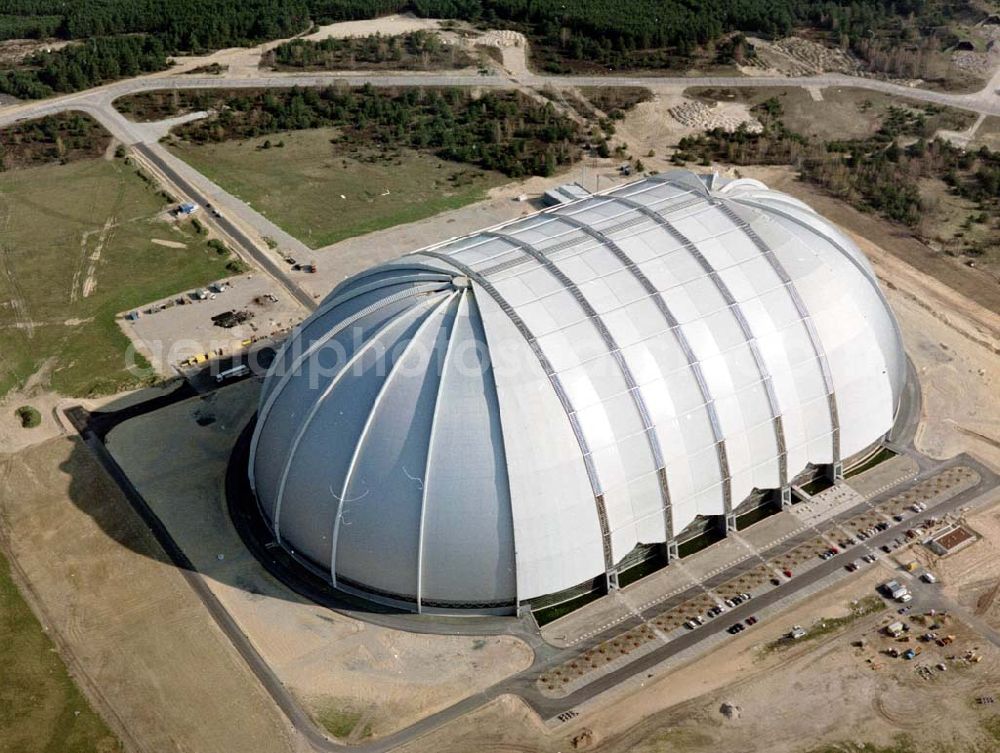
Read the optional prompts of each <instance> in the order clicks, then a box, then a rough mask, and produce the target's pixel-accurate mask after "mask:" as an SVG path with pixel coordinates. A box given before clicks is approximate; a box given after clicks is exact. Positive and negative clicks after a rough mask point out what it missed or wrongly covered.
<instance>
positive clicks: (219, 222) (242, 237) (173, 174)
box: [134, 144, 317, 311]
mask: <svg viewBox="0 0 1000 753" xmlns="http://www.w3.org/2000/svg"><path fill="white" fill-rule="evenodd" d="M134 149H135V150H136V151H137V152H138V153H139V154H140V155H142V158H143V159H145V160H146V161H148V162H150V163H151V164H152V165H154V166H155V167H156V169H157V170H159V171H160V172H161V173H163V174H164V175H165V176H166V178H167V180H169V181H170V182H171V183H173V184H174V185H175V186H177V187H178V188H179V189H181V191H183V192H184V193H185V194H187V196H188V197H189V198H190V199H191V200H192V201H194V202H195V203H197V204H198V205H200V206H202V207H204V208H205V213H206V214H208V215H210V219H209V222H211V223H212V224H214V225H216V226H218V228H219V229H220V230H222V232H223V233H225V234H226V235H227V236H229V238H230V239H232V240H233V241H234V242H235V243H238V244H239V246H240V248H241V249H242V251H243V253H244V254H245V255H247V256H249V257H250V258H251V259H253V260H254V261H255V262H256V263H257V266H259V267H260V268H261V269H263V270H264V271H265V272H267V274H269V275H270V276H271V277H273V278H274V279H275V281H277V282H278V284H280V285H281V286H282V287H283V288H284V289H285V290H286V291H288V293H289V294H290V295H291V296H292V297H293V298H294V299H295V300H297V301H298V302H299V303H301V304H302V305H303V306H304V307H305V308H306V309H308V310H309V311H312V310H313V309H315V308H316V305H317V304H316V300H315V299H314V298H313V297H312V296H311V295H309V294H308V293H306V292H305V291H304V290H302V288H300V287H299V286H298V285H296V284H295V282H294V281H293V280H292V279H290V277H289V276H288V273H287V272H286V271H285V270H284V269H282V268H281V266H280V265H279V264H278V263H277V262H275V261H274V260H273V259H272V258H271V256H270V255H269V254H267V253H265V252H264V251H262V250H261V249H260V248H259V247H258V246H257V244H256V243H254V242H253V241H252V240H251V239H250V237H249V236H248V235H247V234H246V233H244V232H243V231H242V230H241V229H240V228H239V227H237V226H236V225H235V224H233V223H232V222H231V221H230V220H229V219H228V218H227V217H226V216H225V215H223V214H222V213H221V212H220V211H219V210H218V209H216V208H215V207H213V206H212V203H211V202H210V201H209V200H208V198H206V197H205V195H204V194H203V193H202V192H201V191H199V190H198V189H197V188H195V187H194V186H193V185H191V183H190V182H188V181H187V180H186V179H185V178H184V177H183V176H182V175H180V173H178V172H177V170H175V169H174V167H173V166H172V165H170V164H168V163H167V160H165V159H163V157H161V155H160V154H159V153H158V151H157V150H155V149H153V148H152V147H150V146H149V145H148V144H135V145H134Z"/></svg>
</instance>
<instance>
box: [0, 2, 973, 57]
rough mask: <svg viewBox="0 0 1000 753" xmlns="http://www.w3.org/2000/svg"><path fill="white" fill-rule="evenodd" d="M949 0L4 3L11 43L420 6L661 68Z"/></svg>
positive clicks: (214, 37)
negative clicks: (751, 39) (734, 35)
mask: <svg viewBox="0 0 1000 753" xmlns="http://www.w3.org/2000/svg"><path fill="white" fill-rule="evenodd" d="M956 5H961V4H955V3H952V2H948V0H711V1H710V0H631V2H629V3H628V4H627V6H623V5H622V3H621V2H620V1H619V0H577V1H576V2H565V0H100V1H99V2H97V1H95V0H66V2H64V3H60V4H53V3H51V2H46V1H45V0H0V39H4V38H12V37H17V36H38V37H44V36H57V37H62V38H64V39H87V38H93V37H99V36H109V35H117V34H128V33H145V34H152V35H155V36H157V37H158V38H159V39H160V40H161V41H162V42H163V44H164V45H165V46H166V47H167V49H168V50H170V51H181V50H185V51H186V50H193V51H198V50H206V49H215V48H219V47H225V46H234V45H245V44H251V43H254V42H259V41H262V40H266V39H273V38H277V37H282V36H292V35H294V34H296V33H297V32H299V31H302V30H303V29H304V28H306V26H307V25H308V24H309V22H310V21H314V22H319V23H322V22H328V21H340V20H346V19H354V18H371V17H375V16H378V15H382V14H386V13H394V12H400V11H407V10H408V11H413V12H415V13H417V14H418V15H422V16H428V17H436V18H456V19H462V20H468V21H472V22H477V23H483V24H488V25H492V26H500V27H508V28H518V29H520V30H522V31H525V32H527V33H528V34H529V35H530V36H531V37H532V41H533V43H534V44H535V47H536V51H537V52H538V54H539V56H540V57H541V59H542V60H546V61H548V65H549V67H555V68H559V67H562V66H563V65H564V63H565V62H566V61H570V62H576V63H580V64H584V63H585V64H588V65H594V64H596V65H600V66H616V67H621V66H629V67H658V66H663V65H665V64H669V62H671V60H672V59H673V56H685V55H688V54H689V53H690V52H691V51H692V50H694V49H695V48H696V47H697V46H700V45H705V44H706V43H708V42H710V41H713V40H717V39H719V38H720V37H722V36H724V35H725V34H728V33H729V32H732V31H748V32H754V33H759V34H765V35H772V36H780V35H785V34H788V33H789V32H790V31H791V30H792V29H793V28H794V27H795V26H812V27H814V28H820V29H825V30H829V31H830V32H831V33H833V34H834V35H836V36H837V37H838V38H839V39H842V40H843V41H844V43H845V44H849V45H851V46H852V47H858V48H859V49H861V45H863V44H870V41H871V40H872V39H873V38H875V37H877V38H879V39H880V40H889V41H890V43H891V45H892V46H897V45H898V44H901V43H903V42H906V41H908V40H912V39H914V38H917V37H920V36H923V35H924V33H925V32H927V31H929V30H934V29H939V28H941V27H942V26H944V25H945V24H947V22H948V21H950V20H951V17H952V14H954V13H955V12H957V10H956Z"/></svg>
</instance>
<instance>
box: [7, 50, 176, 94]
mask: <svg viewBox="0 0 1000 753" xmlns="http://www.w3.org/2000/svg"><path fill="white" fill-rule="evenodd" d="M27 65H28V67H27V68H25V69H17V70H11V71H0V92H2V93H5V94H10V95H12V96H14V97H19V98H21V99H37V98H40V97H47V96H49V95H51V94H52V93H54V92H74V91H80V90H81V89H88V88H90V87H92V86H97V85H98V84H102V83H105V82H107V81H114V80H115V79H118V78H122V77H127V76H137V75H139V74H140V73H148V72H150V71H159V70H162V69H164V68H165V67H166V66H167V53H166V49H165V48H164V46H163V44H162V43H161V42H160V41H159V40H158V39H157V38H155V37H149V36H122V37H98V38H97V39H89V40H87V41H86V42H84V43H82V44H74V45H69V46H67V47H64V48H62V49H60V50H56V51H53V52H37V53H35V54H34V55H32V56H31V57H30V58H28V60H27Z"/></svg>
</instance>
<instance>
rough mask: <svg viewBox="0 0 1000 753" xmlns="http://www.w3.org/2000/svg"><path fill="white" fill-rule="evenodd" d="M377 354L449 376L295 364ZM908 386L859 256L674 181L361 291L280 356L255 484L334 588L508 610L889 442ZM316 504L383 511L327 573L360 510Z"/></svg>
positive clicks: (415, 263) (732, 193)
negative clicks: (403, 345)
mask: <svg viewBox="0 0 1000 753" xmlns="http://www.w3.org/2000/svg"><path fill="white" fill-rule="evenodd" d="M708 185H712V186H713V188H712V189H709V188H708ZM428 297H431V298H432V299H433V300H431V301H428V300H427V298H428ZM429 311H433V312H434V313H428V312H429ZM444 312H447V315H446V314H445V313H444ZM417 329H419V331H420V335H418V336H415V335H414V334H413V333H414V331H416V330H417ZM358 334H360V338H358V337H357V335H358ZM349 335H350V336H354V337H355V339H354V340H349V339H348V336H349ZM373 338H374V339H375V340H376V341H377V342H376V343H375V345H373V346H372V347H371V348H370V349H371V350H372V351H373V352H375V351H380V350H381V346H383V345H386V344H392V343H393V342H396V341H400V340H409V339H410V338H412V342H411V347H409V348H407V350H408V351H412V350H415V349H416V345H417V344H419V343H421V342H423V341H427V342H432V341H433V342H438V343H440V345H441V347H442V348H443V349H444V353H445V355H444V357H435V358H425V359H423V360H420V359H419V358H418V359H417V361H416V364H417V367H416V372H417V373H416V374H414V373H412V372H413V369H406V370H405V373H400V374H398V375H395V374H394V372H393V370H392V369H391V367H390V370H389V372H388V376H386V375H385V374H384V373H382V372H379V373H377V374H374V373H369V372H370V370H364V369H363V370H361V371H360V372H359V373H354V371H352V372H350V373H349V374H347V375H344V376H340V377H336V376H334V375H335V374H337V373H338V372H337V368H336V364H332V363H327V362H326V360H324V359H327V360H329V355H328V354H325V355H321V356H317V357H313V356H312V355H310V356H308V357H302V356H301V352H302V351H303V350H308V346H309V345H310V344H315V343H322V342H324V341H325V340H329V341H331V342H336V343H342V345H344V347H343V348H342V349H343V350H344V353H345V354H346V355H345V356H344V357H349V355H350V354H351V353H352V352H353V351H352V348H356V347H358V345H357V343H358V342H360V343H362V344H364V343H365V342H367V341H368V340H371V339H373ZM380 338H381V339H380ZM383 341H385V342H383ZM293 343H294V348H293V346H292V344H293ZM376 346H377V347H376ZM362 347H364V346H363V345H362ZM470 348H472V352H475V353H478V354H479V357H474V358H471V359H470V358H466V357H463V358H459V357H457V356H456V355H455V354H456V353H459V352H469V349H470ZM477 348H478V350H476V349H477ZM295 349H297V351H296V350H295ZM318 350H319V351H320V352H324V349H323V348H321V347H320V348H318ZM439 351H440V349H439ZM296 353H298V354H299V355H296ZM410 360H413V359H410ZM320 366H322V367H323V369H322V372H323V373H322V374H320V375H318V376H317V375H316V374H312V372H313V371H315V370H316V369H318V368H319V367H320ZM904 367H905V356H904V355H903V351H902V345H901V342H900V337H899V332H898V327H897V325H896V324H895V321H894V319H893V316H892V313H891V311H890V310H889V309H888V307H887V305H886V303H885V299H884V297H883V296H882V294H881V291H879V289H878V286H877V283H876V282H875V279H874V276H873V275H872V274H871V269H870V267H869V266H868V264H867V262H866V261H865V259H864V256H863V254H862V253H861V252H860V251H859V250H858V249H857V248H856V247H855V246H854V244H853V243H851V242H850V240H849V239H847V238H846V236H844V235H843V234H842V233H840V232H839V231H837V230H836V229H835V228H833V227H832V226H830V225H829V224H828V223H827V222H826V221H824V220H823V219H822V218H820V217H819V216H818V215H816V214H815V213H814V212H812V210H811V209H809V208H808V207H806V206H805V205H803V204H801V202H797V201H795V200H792V199H789V198H787V197H784V196H783V195H781V194H777V193H775V192H772V191H769V190H767V189H766V187H764V186H762V184H760V183H758V182H757V181H745V180H740V181H732V182H726V181H723V180H719V179H716V180H714V181H703V180H701V179H700V178H698V176H695V175H693V174H691V173H686V172H683V171H677V172H670V173H667V174H665V175H662V176H656V177H655V178H652V179H649V180H645V181H640V182H637V183H634V184H631V185H629V186H625V187H622V188H619V189H615V190H612V191H608V192H606V193H604V194H601V195H597V196H594V197H591V198H588V199H585V200H583V201H580V202H576V203H573V204H570V205H566V206H563V207H556V208H554V209H552V210H549V211H546V212H543V213H541V214H539V215H535V216H532V217H529V218H522V219H519V220H517V221H515V222H513V223H509V224H507V225H505V226H501V227H498V228H494V229H492V230H490V231H486V232H485V233H484V234H478V235H472V236H469V237H466V238H461V239H455V240H452V241H449V242H446V243H443V244H440V245H438V246H435V247H431V248H429V249H425V250H423V251H418V252H416V253H415V254H412V255H410V256H408V257H405V258H404V259H402V260H400V261H398V262H393V263H390V264H386V265H382V266H381V267H377V268H375V269H374V270H371V271H369V272H366V273H363V274H361V275H358V276H356V277H354V278H351V279H350V280H347V281H345V282H344V283H343V284H342V285H341V286H339V287H338V288H337V290H336V291H334V293H332V294H331V296H330V298H328V299H327V301H326V302H324V304H323V305H322V306H321V307H320V309H319V310H318V311H317V313H316V314H314V316H313V317H311V318H310V319H309V320H307V322H305V323H304V324H303V325H302V327H300V329H299V330H298V331H297V333H296V334H294V335H293V336H292V337H291V338H289V345H287V346H286V348H285V349H284V350H283V351H282V353H280V354H279V356H278V357H277V358H276V359H275V368H274V370H273V372H272V373H270V374H269V377H268V379H267V382H266V384H265V388H264V391H263V393H262V398H261V410H260V412H259V418H258V424H257V428H256V431H255V436H254V440H253V447H252V460H251V462H252V466H251V478H252V483H253V484H254V486H255V489H256V492H257V494H258V498H259V502H260V505H261V509H262V512H263V513H264V515H265V518H266V519H267V520H268V521H269V522H270V524H271V525H272V527H274V528H275V529H278V530H280V532H281V541H282V544H283V545H285V546H287V547H288V548H290V549H294V550H296V551H297V552H299V554H304V556H306V557H307V558H308V559H309V560H310V561H311V562H312V563H313V564H315V565H317V566H318V567H319V568H324V567H325V568H328V569H330V573H331V575H330V577H331V580H332V581H336V580H337V578H338V577H340V578H342V579H343V580H345V581H346V582H349V583H350V584H351V585H352V586H353V587H355V588H357V589H360V590H362V591H365V592H369V593H370V595H371V598H373V599H376V600H388V601H390V602H392V603H404V604H406V603H409V604H411V605H412V606H413V608H416V609H425V608H426V609H437V608H442V609H448V608H456V609H459V608H463V609H473V610H476V609H480V610H482V609H487V610H489V609H493V610H496V609H503V608H508V607H509V608H512V605H513V604H514V603H516V602H517V601H524V600H528V599H534V598H536V597H539V596H542V595H545V594H550V593H554V592H558V591H561V590H564V589H567V588H570V587H573V586H576V585H579V584H582V583H585V582H587V581H588V580H590V579H592V578H594V577H597V576H599V575H601V574H602V573H604V572H605V571H607V570H608V569H609V568H612V567H613V566H614V564H615V563H617V562H620V561H621V560H622V559H623V558H624V557H626V556H627V555H628V554H629V553H630V552H631V551H632V549H633V548H634V547H635V546H636V545H638V544H656V543H662V542H665V541H668V540H670V539H671V538H672V537H673V536H675V535H676V534H677V533H679V532H680V531H682V530H683V529H684V528H685V527H687V526H688V525H689V524H690V523H692V522H693V521H694V519H695V517H696V516H699V515H722V514H725V513H727V512H729V511H730V510H731V509H733V508H734V507H735V506H736V505H737V504H739V502H740V501H741V500H742V499H744V498H745V497H746V496H747V495H748V494H750V493H751V491H753V490H754V489H755V488H756V489H768V488H776V487H778V486H780V485H781V484H782V483H783V482H784V481H785V480H786V479H790V478H792V477H794V476H795V475H796V474H798V473H799V472H800V471H802V470H803V469H804V468H805V467H806V465H807V464H809V463H812V464H821V463H830V462H833V461H835V460H839V459H840V458H842V457H846V456H848V455H850V454H852V453H854V452H857V451H858V450H860V449H862V448H863V447H865V446H867V445H869V444H871V443H872V442H874V441H877V440H878V439H879V438H880V437H881V436H883V435H884V434H885V433H886V432H887V431H888V430H889V429H890V428H891V425H892V421H893V419H894V416H895V412H896V408H897V401H898V399H899V396H900V394H901V392H902V379H903V368H904ZM422 369H423V371H421V370H422ZM468 369H471V370H472V371H471V372H469V371H467V370H468ZM399 371H401V372H403V371H404V370H402V369H399ZM287 372H290V373H287ZM359 379H360V380H362V381H366V380H368V381H371V384H370V385H368V386H367V387H365V386H363V385H361V384H356V383H355V382H356V381H357V380H359ZM316 385H318V386H316ZM420 385H422V386H420ZM425 392H426V395H424V393H425ZM325 393H328V394H325ZM324 394H325V396H324ZM431 394H433V397H434V399H433V400H432V401H430V402H428V401H429V400H430V398H429V397H427V395H431ZM420 395H423V396H422V397H420ZM345 401H346V402H345ZM413 401H416V403H415V404H414V405H413V406H411V407H410V408H407V407H406V405H408V404H409V403H413ZM334 406H342V407H340V408H337V409H336V410H334ZM407 416H409V418H407ZM306 417H308V420H309V422H310V426H309V429H308V431H304V430H303V429H302V427H301V422H302V421H303V420H305V419H306ZM349 417H350V418H349ZM348 418H349V420H348ZM345 427H346V428H345ZM359 433H360V434H361V437H360V438H359V437H357V436H352V435H353V434H359ZM296 437H298V443H297V444H298V447H297V449H296V451H295V452H289V448H290V446H291V445H292V444H295V443H296ZM400 437H405V442H403V444H400V441H401V440H400ZM779 438H780V441H781V444H780V445H779ZM359 442H360V444H359ZM358 447H362V448H363V451H358V450H357V449H356V448H358ZM421 448H422V449H421ZM723 448H724V451H723ZM345 453H346V454H347V458H348V459H347V461H344V459H343V456H344V454H345ZM324 458H327V460H326V461H324ZM404 460H405V462H406V463H407V469H406V474H405V475H403V474H401V472H400V471H399V469H398V468H397V466H401V465H402V463H403V462H404ZM409 465H417V466H420V467H418V468H415V469H411V468H409ZM346 468H350V469H351V470H350V471H349V475H350V478H348V479H347V480H346V485H345V478H344V476H345V474H348V471H346V470H345V469H346ZM306 477H309V478H306ZM410 477H412V479H417V481H419V484H418V483H417V481H413V480H412V479H411V478H410ZM283 478H284V481H282V479H283ZM400 479H402V481H400ZM397 482H398V483H397ZM393 484H395V486H393ZM324 485H326V486H329V487H330V488H334V489H340V488H344V489H346V490H347V493H346V494H345V495H344V499H345V500H347V499H354V497H355V496H357V495H362V494H364V493H366V492H367V493H368V494H370V495H372V496H373V497H377V499H373V500H372V501H371V503H370V505H369V506H367V507H366V508H365V510H364V512H362V513H359V514H358V521H359V523H358V525H356V526H355V527H354V530H352V531H350V532H349V533H347V534H346V535H345V534H344V533H343V529H341V532H340V533H338V534H336V537H340V536H344V540H343V545H341V543H340V542H339V540H338V541H335V542H333V546H332V547H331V551H332V552H335V559H334V561H333V563H332V566H331V561H330V560H329V558H327V559H326V560H325V561H324V559H323V548H324V546H325V544H326V542H327V540H328V539H329V538H330V536H331V535H334V532H333V531H330V530H327V529H329V528H330V526H331V521H336V520H337V519H338V515H340V513H338V508H339V507H343V504H344V502H343V500H340V501H338V500H337V499H335V498H333V497H331V496H330V495H322V494H320V493H319V490H320V489H321V488H324ZM417 485H419V486H420V487H421V489H420V493H419V495H418V496H417V497H414V495H413V494H412V493H411V492H412V491H413V489H412V488H411V487H414V488H415V487H416V486H417ZM281 488H284V496H286V497H290V498H289V499H288V500H283V501H282V503H281V505H280V509H279V506H278V505H277V497H278V496H281V495H280V494H279V490H280V489H281ZM291 497H294V498H295V499H291ZM286 505H287V507H286ZM282 510H284V511H286V512H288V514H289V515H290V517H288V518H286V519H284V520H282V517H283V516H284V514H285V513H283V512H281V511H282ZM291 511H294V513H292V512H291ZM369 517H370V519H371V524H369V523H367V522H365V521H367V520H368V519H369ZM310 519H311V520H313V521H314V525H313V526H312V528H313V530H311V531H306V530H305V529H306V528H308V527H309V526H308V522H309V520H310ZM376 521H378V523H377V524H376ZM668 521H669V529H668V527H667V524H668ZM386 526H392V530H391V531H389V530H383V529H385V528H386ZM410 539H414V540H413V541H410ZM386 550H391V552H390V553H389V554H387V553H386Z"/></svg>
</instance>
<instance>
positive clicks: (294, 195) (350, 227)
mask: <svg viewBox="0 0 1000 753" xmlns="http://www.w3.org/2000/svg"><path fill="white" fill-rule="evenodd" d="M335 135H336V131H335V130H334V129H331V128H319V129H316V130H310V131H296V132H294V133H285V134H278V135H272V136H269V137H268V139H270V142H271V143H272V144H277V143H278V142H283V143H284V146H283V147H280V148H279V147H273V148H271V149H261V148H260V146H261V145H262V144H263V143H264V141H265V139H264V138H263V137H262V138H258V139H252V140H249V141H243V142H237V141H228V142H224V143H220V144H207V145H204V146H192V145H187V144H179V145H175V146H172V147H171V150H172V151H173V152H174V154H176V155H177V156H179V157H180V158H181V159H183V160H184V161H186V162H187V163H188V164H190V165H191V166H193V167H194V168H196V169H197V170H198V171H200V172H202V173H203V174H205V175H206V176H208V177H209V178H211V179H212V180H213V181H215V182H216V183H218V184H219V185H220V186H222V187H223V188H225V189H226V190H227V191H228V192H230V193H232V194H233V195H234V196H238V197H239V198H240V199H242V200H243V201H246V202H247V203H249V204H250V205H251V206H252V207H253V208H254V209H256V210H257V211H258V212H260V213H261V214H263V215H264V216H266V217H267V218H268V219H269V220H271V221H272V222H274V223H275V224H276V225H278V226H279V227H281V228H282V229H284V230H285V231H287V232H288V233H289V234H291V235H292V236H294V237H296V238H298V239H299V240H301V241H302V242H303V243H305V244H306V245H307V246H310V247H311V248H321V247H323V246H327V245H329V244H331V243H336V242H337V241H341V240H344V239H345V238H350V237H353V236H356V235H363V234H365V233H370V232H372V231H374V230H381V229H382V228H386V227H391V226H393V225H399V224H403V223H406V222H414V221H416V220H420V219H423V218H425V217H430V216H432V215H435V214H437V213H439V212H443V211H445V210H448V209H455V208H457V207H461V206H464V205H465V204H469V203H471V202H474V201H478V200H480V199H482V198H485V196H486V191H487V189H489V188H491V187H492V186H496V185H500V184H501V183H503V182H504V181H505V180H507V179H506V178H505V177H504V176H502V175H500V174H499V173H493V172H485V171H483V170H480V169H477V168H474V167H470V166H468V165H459V164H457V163H454V162H447V161H444V160H441V159H438V158H437V157H434V156H433V155H430V154H425V153H419V152H414V151H402V152H400V153H399V154H398V156H395V157H393V158H391V159H382V158H377V157H375V156H374V155H375V154H376V153H375V152H373V153H372V155H373V156H372V157H371V158H370V159H366V158H358V157H355V156H351V157H348V156H340V155H339V154H338V152H337V149H338V147H336V146H335V145H333V144H331V143H330V139H331V138H333V137H334V136H335ZM387 191H388V193H386V192H387ZM342 196H343V197H344V198H341V197H342Z"/></svg>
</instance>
